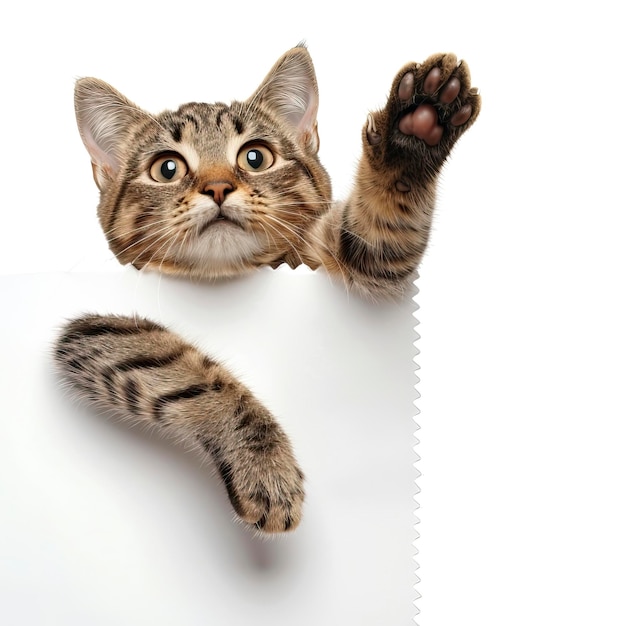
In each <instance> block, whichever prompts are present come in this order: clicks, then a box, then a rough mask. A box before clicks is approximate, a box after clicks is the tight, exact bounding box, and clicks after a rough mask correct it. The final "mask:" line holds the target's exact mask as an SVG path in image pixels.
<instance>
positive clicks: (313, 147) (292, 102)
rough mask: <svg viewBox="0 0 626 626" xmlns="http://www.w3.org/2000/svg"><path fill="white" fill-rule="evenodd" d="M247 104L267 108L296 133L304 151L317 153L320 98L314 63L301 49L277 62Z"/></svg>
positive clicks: (291, 51) (287, 53)
mask: <svg viewBox="0 0 626 626" xmlns="http://www.w3.org/2000/svg"><path fill="white" fill-rule="evenodd" d="M247 103H248V104H249V105H251V106H259V105H262V106H265V107H266V108H269V109H270V110H271V111H272V112H273V113H274V114H275V115H277V116H278V117H279V118H280V119H281V120H283V121H284V122H286V123H287V125H288V126H290V127H291V128H292V129H293V130H294V131H295V134H296V139H297V141H298V142H299V143H300V144H301V145H302V146H303V147H304V148H306V149H307V150H310V151H312V152H314V153H316V152H317V151H318V149H319V137H318V134H317V107H318V104H319V94H318V90H317V79H316V78H315V69H314V68H313V61H312V60H311V56H310V55H309V53H308V51H307V49H306V48H305V47H304V46H298V47H297V48H292V49H291V50H289V51H288V52H286V53H285V54H284V55H283V56H282V57H281V58H280V59H278V61H277V62H276V64H275V65H274V67H273V68H272V69H271V70H270V72H269V74H268V75H267V76H266V77H265V80H264V81H263V82H262V83H261V85H260V86H259V88H258V89H257V90H256V91H255V93H254V95H253V96H252V97H251V98H250V99H249V100H248V102H247Z"/></svg>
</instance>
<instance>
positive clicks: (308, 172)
mask: <svg viewBox="0 0 626 626" xmlns="http://www.w3.org/2000/svg"><path fill="white" fill-rule="evenodd" d="M317 107H318V90H317V82H316V78H315V72H314V69H313V64H312V62H311V58H310V56H309V54H308V52H307V50H306V49H305V48H304V47H297V48H294V49H292V50H290V51H288V52H287V53H286V54H285V55H283V56H282V57H281V58H280V59H279V60H278V61H277V63H276V64H275V65H274V67H273V68H272V70H271V71H270V72H269V74H268V75H267V77H266V78H265V80H264V81H263V82H262V83H261V85H260V86H259V88H258V89H257V90H256V91H255V92H254V94H253V95H252V96H251V97H250V98H249V99H248V100H246V101H245V102H233V103H232V104H230V105H226V104H223V103H216V104H204V103H196V102H193V103H188V104H184V105H182V106H181V107H180V108H179V109H178V110H177V111H164V112H163V113H160V114H159V115H151V114H149V113H147V112H145V111H143V110H142V109H140V108H139V107H138V106H136V105H135V104H133V103H132V102H131V101H130V100H128V99H127V98H125V97H124V96H123V95H122V94H121V93H119V92H118V91H116V90H115V89H114V88H113V87H111V86H110V85H108V84H107V83H105V82H103V81H101V80H98V79H95V78H82V79H80V80H78V81H77V83H76V89H75V108H76V118H77V122H78V128H79V131H80V135H81V137H82V140H83V143H84V144H85V147H86V148H87V151H88V152H89V154H90V156H91V161H92V167H93V174H94V180H95V182H96V184H97V185H98V188H99V189H100V203H99V206H98V217H99V219H100V223H101V226H102V228H103V230H104V233H105V235H106V237H107V240H108V242H109V246H110V248H111V250H112V251H113V253H114V254H115V255H116V257H117V258H118V260H119V261H120V262H121V263H132V264H133V265H135V266H136V267H138V268H144V267H145V268H150V269H156V270H158V271H162V272H165V273H170V274H181V275H185V276H191V277H200V278H217V277H222V276H229V275H234V274H238V273H241V272H243V271H246V270H248V269H251V268H254V267H258V266H260V265H266V264H269V265H273V266H276V265H279V264H280V263H281V262H288V263H290V264H291V265H294V266H295V265H298V264H299V262H300V261H301V251H302V249H303V247H304V246H303V241H304V239H303V236H304V233H305V232H306V230H307V229H308V228H309V227H310V225H311V224H312V223H313V222H314V221H315V220H316V219H317V218H319V216H320V215H321V214H322V213H324V212H325V211H326V210H327V209H328V206H329V202H330V197H331V190H330V182H329V178H328V174H327V173H326V171H325V170H324V168H323V167H322V166H321V164H320V162H319V159H318V157H317V151H318V147H319V141H318V136H317V121H316V114H317Z"/></svg>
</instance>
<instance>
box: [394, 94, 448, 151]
mask: <svg viewBox="0 0 626 626" xmlns="http://www.w3.org/2000/svg"><path fill="white" fill-rule="evenodd" d="M398 129H399V130H400V132H401V133H403V134H404V135H413V136H414V137H418V138H419V139H422V140H424V141H425V142H426V143H427V144H428V145H429V146H436V145H437V144H438V143H439V142H440V141H441V137H442V136H443V126H440V125H439V124H438V117H437V111H436V109H435V107H434V106H432V104H421V105H420V106H418V107H417V109H415V110H414V111H411V113H407V114H406V115H405V116H404V117H403V118H402V119H401V120H400V123H399V124H398Z"/></svg>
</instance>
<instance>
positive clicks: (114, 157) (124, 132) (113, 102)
mask: <svg viewBox="0 0 626 626" xmlns="http://www.w3.org/2000/svg"><path fill="white" fill-rule="evenodd" d="M74 108H75V111H76V122H77V123H78V130H79V132H80V136H81V138H82V140H83V143H84V144H85V147H86V148H87V151H88V152H89V155H90V156H91V163H92V166H93V177H94V180H95V181H96V185H98V188H99V189H102V188H103V187H104V186H105V185H106V183H107V181H109V180H111V179H112V178H114V177H115V175H116V174H117V172H118V170H119V168H120V163H121V157H122V154H123V147H124V144H125V142H126V140H127V137H128V134H129V129H130V128H131V127H132V126H133V125H134V124H136V123H137V121H138V120H139V119H140V118H142V117H144V116H146V115H147V114H146V113H144V112H143V111H142V110H141V109H140V108H139V107H137V106H136V105H135V104H133V103H132V102H130V100H127V99H126V98H125V97H124V96H123V95H122V94H121V93H119V91H117V90H116V89H114V88H113V87H111V86H110V85H109V84H107V83H105V82H104V81H102V80H99V79H97V78H80V79H79V80H78V81H77V82H76V86H75V89H74Z"/></svg>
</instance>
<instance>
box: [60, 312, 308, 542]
mask: <svg viewBox="0 0 626 626" xmlns="http://www.w3.org/2000/svg"><path fill="white" fill-rule="evenodd" d="M54 359H55V362H56V364H57V367H58V369H59V371H60V374H61V376H62V377H63V379H64V380H65V382H66V383H67V384H68V386H69V387H70V388H71V389H72V391H74V392H75V394H76V395H77V396H78V397H79V398H80V399H82V400H86V401H87V402H88V403H89V404H92V405H94V406H96V407H98V408H99V409H102V410H104V411H105V412H108V413H112V414H114V415H117V416H122V417H124V418H127V419H130V420H131V421H133V422H135V423H139V424H144V425H151V426H154V427H157V428H159V429H162V430H163V431H164V432H166V433H168V434H171V435H172V436H173V437H174V438H176V439H179V440H180V439H183V440H185V441H186V442H188V443H190V444H192V445H193V446H194V447H195V448H197V449H199V450H200V451H201V453H202V454H204V455H205V456H207V457H209V458H210V460H211V461H212V462H213V463H214V465H215V467H216V469H217V471H218V473H219V475H220V477H221V479H222V481H223V483H224V486H225V488H226V491H227V494H228V497H229V499H230V502H231V504H232V506H233V509H234V510H235V512H236V513H237V515H238V516H239V517H240V518H241V519H242V520H243V521H244V522H246V523H248V524H251V525H252V526H253V527H254V528H256V529H257V530H259V531H262V532H269V533H272V532H281V531H285V530H291V529H294V528H295V527H296V526H297V525H298V523H299V521H300V518H301V514H302V504H303V500H304V489H303V479H304V476H303V474H302V472H301V470H300V468H299V467H298V464H297V462H296V459H295V457H294V454H293V450H292V447H291V444H290V442H289V439H288V438H287V435H286V434H285V432H284V431H283V429H282V428H281V426H280V425H279V424H278V422H277V421H276V420H275V419H274V417H273V416H272V415H271V413H270V412H269V411H268V410H267V409H266V408H265V407H264V406H263V405H262V404H261V403H260V402H259V401H258V400H257V399H256V398H255V397H254V395H253V394H252V392H251V391H250V390H249V389H248V388H247V387H245V386H244V385H243V384H241V383H240V382H239V381H238V380H237V379H236V378H235V377H234V376H233V375H232V374H231V373H230V372H229V371H228V370H227V369H226V368H225V367H224V366H223V365H221V364H220V363H218V362H216V361H214V360H213V359H211V358H209V357H207V356H206V355H204V354H203V353H202V352H200V351H199V350H198V349H197V348H195V347H194V346H192V345H191V344H189V343H187V342H185V341H184V340H183V339H181V338H180V337H179V336H178V335H176V334H174V333H172V332H171V331H169V330H168V329H166V328H165V327H163V326H161V325H159V324H156V323H154V322H152V321H150V320H147V319H144V318H140V317H124V316H113V315H106V316H103V315H91V314H88V315H83V316H81V317H78V318H76V319H73V320H71V321H69V322H68V323H67V324H66V325H65V326H64V327H63V328H62V331H61V333H60V335H59V336H58V338H57V341H56V343H55V346H54Z"/></svg>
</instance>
